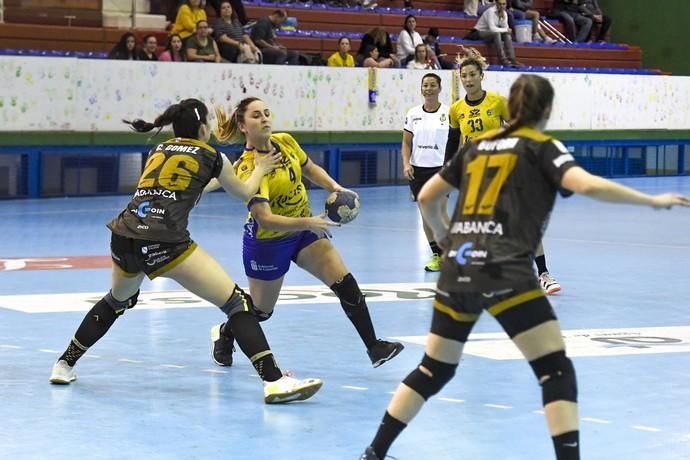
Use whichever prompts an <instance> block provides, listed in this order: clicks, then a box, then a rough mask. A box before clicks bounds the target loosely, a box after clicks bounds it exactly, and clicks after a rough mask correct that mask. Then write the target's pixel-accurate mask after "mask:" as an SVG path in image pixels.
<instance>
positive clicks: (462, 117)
mask: <svg viewBox="0 0 690 460" xmlns="http://www.w3.org/2000/svg"><path fill="white" fill-rule="evenodd" d="M448 115H449V118H450V127H451V128H454V129H460V139H461V141H460V142H461V143H462V144H465V143H466V142H468V141H471V140H472V139H474V138H476V137H477V136H480V135H482V134H484V133H486V132H488V131H491V130H492V129H497V128H500V127H501V124H502V123H503V122H504V121H508V120H509V119H510V114H509V113H508V103H507V102H506V98H504V97H503V96H501V95H500V94H498V93H493V92H491V91H485V92H484V97H483V98H481V99H480V100H479V101H475V102H468V101H467V97H464V98H463V99H460V100H458V101H456V102H454V103H453V105H451V106H450V111H449V113H448Z"/></svg>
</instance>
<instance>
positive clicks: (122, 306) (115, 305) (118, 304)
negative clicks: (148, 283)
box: [103, 290, 140, 316]
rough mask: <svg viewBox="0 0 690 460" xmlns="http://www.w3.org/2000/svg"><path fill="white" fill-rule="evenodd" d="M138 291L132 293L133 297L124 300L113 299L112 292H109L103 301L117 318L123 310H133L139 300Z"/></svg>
mask: <svg viewBox="0 0 690 460" xmlns="http://www.w3.org/2000/svg"><path fill="white" fill-rule="evenodd" d="M139 292H140V291H139V290H137V292H135V293H134V295H133V296H132V297H130V298H128V299H126V300H117V299H116V298H115V297H113V291H109V292H108V293H107V294H106V295H105V297H103V299H104V300H105V302H106V303H107V304H108V306H109V307H110V308H112V309H113V311H114V312H115V314H116V315H117V316H120V315H122V314H123V313H124V312H125V310H129V309H130V308H134V306H135V305H136V304H137V301H138V300H139Z"/></svg>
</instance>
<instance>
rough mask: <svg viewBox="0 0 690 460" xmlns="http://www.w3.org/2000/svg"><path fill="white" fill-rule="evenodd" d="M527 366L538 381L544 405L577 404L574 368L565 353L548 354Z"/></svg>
mask: <svg viewBox="0 0 690 460" xmlns="http://www.w3.org/2000/svg"><path fill="white" fill-rule="evenodd" d="M529 364H530V366H532V370H533V371H534V373H535V375H536V376H537V379H539V384H540V385H541V388H542V400H543V404H544V405H547V404H548V403H550V402H553V401H572V402H577V379H576V377H575V368H574V367H573V362H572V361H571V360H570V359H569V358H568V357H567V356H566V355H565V351H557V352H554V353H550V354H548V355H546V356H542V357H541V358H538V359H535V360H534V361H530V363H529Z"/></svg>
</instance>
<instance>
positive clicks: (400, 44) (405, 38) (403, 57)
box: [395, 14, 423, 67]
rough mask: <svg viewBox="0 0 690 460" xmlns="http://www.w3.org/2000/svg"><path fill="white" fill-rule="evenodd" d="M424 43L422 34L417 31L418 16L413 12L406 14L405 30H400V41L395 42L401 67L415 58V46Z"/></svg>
mask: <svg viewBox="0 0 690 460" xmlns="http://www.w3.org/2000/svg"><path fill="white" fill-rule="evenodd" d="M422 43H423V41H422V36H421V35H419V32H417V18H415V17H414V15H412V14H408V15H407V16H405V23H404V25H403V30H401V31H400V34H399V35H398V41H397V42H396V43H395V47H396V49H397V56H398V61H399V62H400V66H401V67H405V66H407V63H408V62H410V61H413V60H414V57H415V47H416V46H417V45H421V44H422Z"/></svg>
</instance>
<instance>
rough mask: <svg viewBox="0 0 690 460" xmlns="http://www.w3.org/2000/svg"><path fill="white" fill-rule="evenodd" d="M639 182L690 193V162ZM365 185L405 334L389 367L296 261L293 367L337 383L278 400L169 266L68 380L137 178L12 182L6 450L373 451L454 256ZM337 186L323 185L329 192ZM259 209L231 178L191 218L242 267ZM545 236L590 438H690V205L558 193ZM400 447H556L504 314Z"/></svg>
mask: <svg viewBox="0 0 690 460" xmlns="http://www.w3.org/2000/svg"><path fill="white" fill-rule="evenodd" d="M622 182H624V183H626V184H629V185H632V186H635V187H638V188H640V189H642V190H644V191H646V192H650V193H655V192H663V191H674V192H680V193H685V194H690V177H669V178H640V179H626V180H623V181H622ZM356 190H357V191H358V192H359V194H360V196H361V201H362V210H361V213H360V215H359V217H358V218H357V219H356V220H355V221H354V222H352V223H350V224H347V225H345V226H343V227H342V228H336V229H335V230H334V237H333V242H334V243H335V245H336V246H337V247H338V248H339V250H340V252H341V254H342V255H343V257H344V259H345V261H346V263H347V265H348V267H349V268H350V270H351V271H352V273H353V274H354V275H355V277H356V278H357V280H358V281H359V283H360V285H361V286H362V287H363V290H364V291H365V292H366V293H367V298H368V302H369V308H370V311H371V314H372V317H373V319H374V324H375V326H376V328H377V332H378V334H379V336H381V337H397V338H399V339H400V340H402V341H404V343H405V345H406V349H405V350H404V351H403V352H402V353H401V354H400V355H399V356H398V357H397V358H395V359H394V360H392V361H391V362H389V363H387V364H385V365H384V366H382V367H380V368H378V369H373V368H372V367H371V364H370V362H369V360H368V358H367V355H366V352H365V349H364V346H363V345H362V344H361V342H360V340H359V338H358V337H357V335H356V332H355V330H354V328H353V327H352V326H351V325H350V322H349V321H348V320H347V318H346V317H345V315H344V314H343V312H342V310H341V308H340V305H339V304H338V303H337V299H336V298H335V297H334V296H333V295H329V294H330V292H329V290H328V288H326V287H325V286H321V285H320V284H319V282H318V281H317V280H316V279H314V278H312V277H311V276H310V275H308V274H307V273H305V272H302V271H301V270H300V269H299V268H298V267H296V266H294V265H293V268H292V269H291V271H290V272H289V274H288V275H287V277H286V281H285V286H284V293H283V294H282V296H281V301H280V303H279V305H278V307H277V309H276V313H275V315H274V316H273V318H272V319H271V320H270V321H268V322H265V323H263V326H264V330H265V331H266V334H267V336H268V339H269V342H270V344H271V346H272V349H273V350H274V352H275V354H276V357H277V359H278V362H279V364H280V366H281V367H282V368H284V369H290V370H292V371H294V372H295V374H296V375H297V376H298V377H307V376H311V377H320V378H322V379H323V380H324V382H325V383H324V386H323V388H322V389H321V391H320V392H319V393H318V394H317V395H316V396H314V397H313V398H312V399H310V400H308V401H305V402H302V403H294V404H287V405H275V406H267V405H265V404H264V403H263V397H262V396H263V393H262V388H261V383H260V381H259V379H258V378H257V376H256V374H255V372H254V369H253V368H252V366H251V365H250V363H249V361H248V360H247V359H246V358H245V357H244V356H243V355H241V354H238V355H236V363H235V365H234V366H233V367H231V368H221V367H218V366H216V365H215V364H214V363H213V361H212V360H211V358H210V354H209V352H210V340H209V329H210V328H211V326H213V325H214V324H216V323H219V322H221V321H222V320H223V315H222V313H221V312H220V311H219V310H218V309H216V308H215V307H211V306H210V305H208V304H206V303H205V302H203V301H201V300H200V299H198V298H196V297H194V296H192V295H190V294H189V293H187V292H186V291H183V290H182V289H181V288H180V287H179V286H178V285H176V284H175V283H173V282H171V281H168V280H164V279H161V280H156V281H154V282H150V281H145V283H144V285H143V286H142V293H143V295H142V296H141V297H140V301H139V304H138V305H137V306H136V307H135V308H134V309H133V310H130V311H128V312H127V313H126V314H125V315H124V316H123V317H121V318H120V319H119V320H118V321H117V322H116V323H115V325H114V326H113V328H112V329H111V330H110V332H109V333H108V335H107V336H106V337H105V338H104V339H103V340H101V341H100V342H99V343H97V344H96V345H95V346H94V347H92V348H91V349H90V350H89V352H88V353H87V355H86V356H85V357H84V358H82V360H81V361H80V362H79V363H78V364H77V367H76V370H77V374H78V377H79V378H78V380H77V381H76V382H74V383H73V384H72V385H69V386H55V385H51V384H50V383H49V382H48V376H49V374H50V369H51V365H52V364H53V362H54V361H55V359H56V358H57V356H58V355H59V354H60V353H62V351H63V350H64V348H65V347H66V345H67V343H68V341H69V339H70V338H71V336H72V334H73V333H74V331H75V329H76V328H77V326H78V325H79V323H80V321H81V319H82V317H83V315H84V313H85V311H87V310H88V309H89V308H90V306H91V305H92V304H93V303H94V302H96V301H97V300H98V299H100V298H101V297H102V296H103V295H104V294H105V293H106V292H107V290H108V289H109V283H110V273H109V269H108V267H109V257H108V256H109V246H108V245H109V237H110V236H109V231H108V230H107V229H106V227H105V225H104V224H105V223H106V222H107V221H108V220H110V219H111V218H112V217H113V216H114V215H115V214H116V213H118V212H119V211H120V209H121V208H122V207H123V206H124V205H125V204H126V202H127V200H128V197H127V196H107V197H85V198H54V199H40V200H13V201H0V215H1V216H2V220H1V221H0V222H1V223H0V230H1V231H0V459H48V458H50V459H66V458H86V459H231V460H298V459H299V460H357V459H358V458H359V455H360V454H361V452H362V451H363V449H364V447H365V446H366V445H367V444H368V443H369V442H370V440H371V439H372V437H373V435H374V432H375V430H376V428H377V426H378V424H379V422H380V420H381V417H382V415H383V412H384V410H385V407H386V405H387V404H388V401H389V399H390V397H391V392H392V391H393V390H395V388H396V387H397V385H398V383H399V382H400V381H401V380H402V379H403V378H404V377H405V376H406V375H407V374H408V372H410V371H411V370H412V369H413V368H414V367H415V366H416V365H417V364H418V363H419V360H420V359H421V357H422V354H423V343H424V338H425V335H426V333H427V331H428V327H429V320H430V314H431V301H430V299H431V298H432V296H433V289H434V281H435V279H436V276H437V275H436V274H428V273H425V272H424V271H423V266H424V264H425V263H426V262H427V260H428V257H429V248H428V246H427V245H426V242H425V239H424V235H423V232H422V230H421V223H420V218H419V213H418V212H417V209H416V206H415V205H414V203H412V202H411V201H410V199H409V190H408V189H407V187H405V186H391V187H373V188H359V189H356ZM325 196H326V194H325V192H323V191H321V190H316V191H310V197H311V201H312V208H313V209H315V210H319V209H320V208H321V207H322V203H323V201H324V199H325ZM245 214H246V208H245V206H244V205H243V203H241V202H239V201H237V200H235V199H232V198H230V197H229V196H228V195H226V194H224V193H222V192H216V193H213V194H211V195H209V196H206V197H204V198H203V199H202V201H201V203H200V204H199V206H198V207H197V209H195V210H194V211H193V213H192V215H191V218H190V222H191V226H190V230H191V234H192V237H193V238H194V240H196V241H197V242H198V243H199V244H200V245H201V246H203V247H204V248H205V249H206V250H207V251H208V252H210V253H211V254H213V255H214V256H215V257H216V258H217V259H218V260H219V261H220V262H221V264H222V265H223V266H224V267H225V268H226V269H227V270H228V272H229V273H230V274H231V275H232V276H233V278H235V279H236V280H237V281H238V283H239V284H240V285H244V286H246V278H245V276H244V271H243V268H242V262H241V231H242V224H243V222H244V217H245ZM544 244H545V248H546V255H547V262H548V265H549V269H550V271H551V273H552V274H553V275H554V276H555V277H556V278H557V279H558V281H559V282H560V283H561V285H562V286H563V290H562V291H561V293H559V294H557V295H554V296H551V297H550V300H551V301H552V303H553V306H554V308H555V311H556V313H557V315H558V317H559V319H560V321H561V325H562V328H563V330H564V336H565V337H566V343H567V345H568V351H569V355H571V356H572V357H573V361H574V363H575V367H576V370H577V375H578V381H579V395H580V418H581V445H582V458H583V459H587V460H603V459H626V460H677V459H690V384H689V382H690V276H689V275H688V270H689V267H690V209H674V210H673V211H654V210H651V209H646V208H640V207H633V206H614V205H611V204H604V203H596V202H594V201H592V200H590V199H587V198H583V197H573V198H569V199H559V200H558V203H557V207H556V210H555V211H554V213H553V216H552V218H551V223H550V227H549V229H548V231H547V234H546V237H545V239H544ZM389 455H391V456H392V457H395V458H397V459H399V460H422V459H423V460H470V459H471V460H495V459H501V460H513V459H514V460H523V459H524V460H527V459H530V460H532V459H539V460H546V459H553V458H554V454H553V448H552V443H551V440H550V438H549V436H548V434H547V431H546V425H545V422H544V420H543V416H542V413H541V392H540V389H539V387H538V384H537V382H536V379H535V377H534V375H533V374H532V372H531V370H530V368H529V366H528V365H527V363H526V362H525V361H524V360H522V359H521V358H520V356H519V355H518V354H517V351H516V349H515V348H514V347H513V346H512V344H511V343H509V342H508V340H507V336H506V335H505V334H503V333H502V332H501V330H500V328H499V326H498V324H497V323H496V322H495V321H494V320H493V319H492V318H490V317H488V315H486V314H485V315H484V316H483V317H482V319H481V320H480V322H479V323H478V324H477V326H476V327H475V330H474V332H473V335H472V336H471V339H470V342H469V343H468V345H467V346H466V354H465V355H464V358H463V361H462V363H461V365H460V367H459V369H458V372H457V374H456V377H455V379H454V380H453V381H452V382H451V383H450V384H448V385H447V386H446V387H445V389H444V390H443V391H442V392H441V393H440V394H439V395H438V396H437V397H435V398H433V399H432V400H431V401H430V402H429V403H428V404H427V405H426V406H425V407H424V409H423V410H422V412H421V413H420V415H419V417H418V418H417V419H415V421H414V422H413V423H412V424H411V425H410V426H409V427H408V428H407V430H405V431H404V432H403V434H402V435H401V437H400V438H399V439H398V441H397V442H396V444H394V446H393V448H392V449H391V451H390V452H389Z"/></svg>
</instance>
